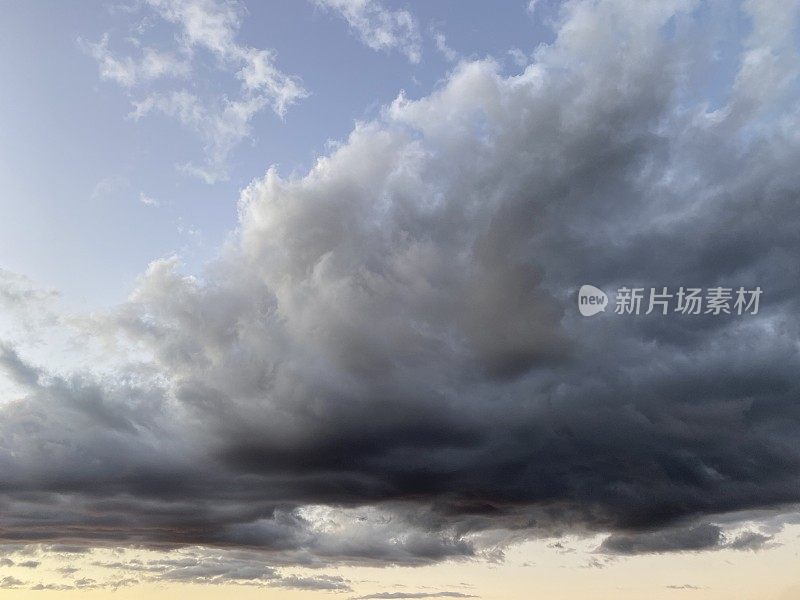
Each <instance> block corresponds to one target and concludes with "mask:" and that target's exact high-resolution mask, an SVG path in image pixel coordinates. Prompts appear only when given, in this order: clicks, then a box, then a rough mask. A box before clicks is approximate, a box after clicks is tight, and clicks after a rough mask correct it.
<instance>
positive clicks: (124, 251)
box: [0, 0, 555, 306]
mask: <svg viewBox="0 0 800 600" xmlns="http://www.w3.org/2000/svg"><path fill="white" fill-rule="evenodd" d="M242 8H244V10H242V11H241V14H240V20H239V28H238V31H236V34H235V40H236V42H237V43H238V44H240V45H242V46H249V47H253V48H259V49H270V50H273V51H274V52H275V53H276V56H275V60H274V64H275V66H276V67H277V68H278V69H280V70H281V71H282V72H283V73H286V74H288V75H291V76H294V77H297V78H298V80H299V81H301V82H302V86H303V87H304V88H305V89H306V90H307V92H308V96H307V97H305V98H303V99H300V100H298V101H297V102H296V103H294V104H293V105H292V106H290V107H289V108H288V110H287V111H286V112H285V114H284V116H283V117H282V118H281V117H279V116H278V115H276V114H275V113H274V112H273V111H272V110H270V109H269V108H267V109H265V110H261V111H259V112H258V113H257V114H255V116H254V117H253V118H252V120H251V121H250V123H249V129H250V131H249V134H248V135H246V136H244V137H243V138H242V139H241V140H240V141H239V142H237V143H235V144H234V145H233V147H232V150H231V152H230V153H229V155H228V156H227V157H226V160H225V165H226V167H227V169H228V177H227V178H224V179H221V180H218V181H216V182H214V183H211V184H209V183H206V182H205V181H203V180H202V179H201V178H198V177H196V176H193V175H191V174H188V173H186V172H185V171H182V170H181V169H180V165H183V164H186V163H190V162H195V163H202V161H203V149H202V141H201V140H200V139H199V138H198V135H197V134H196V133H194V132H193V131H190V130H188V129H187V128H186V127H183V126H182V125H181V124H180V123H178V122H177V121H176V120H175V119H172V118H170V117H168V116H165V115H163V114H148V115H146V116H144V117H142V118H139V119H133V118H131V117H130V113H131V112H132V110H133V104H132V103H133V102H135V101H137V100H140V99H141V98H142V97H144V96H145V95H146V94H147V93H148V91H152V89H162V90H163V89H182V88H186V87H187V86H189V84H191V87H192V88H193V89H195V90H200V92H199V95H202V96H204V97H206V98H208V99H214V98H220V97H222V96H223V95H228V96H231V95H235V94H236V93H237V88H238V82H237V80H236V79H235V77H234V74H233V72H232V71H231V70H230V69H220V68H218V65H216V64H215V61H214V58H213V56H211V55H210V53H209V52H207V51H205V52H204V51H202V50H200V51H198V52H197V53H196V56H195V57H193V60H192V63H193V64H192V66H191V68H192V75H191V81H187V80H186V78H184V79H180V78H179V79H178V80H177V81H157V82H154V84H153V85H152V86H147V85H145V86H134V87H131V88H126V87H124V86H121V85H119V84H118V83H117V82H115V81H113V80H109V79H104V78H102V77H101V76H100V73H99V66H98V61H97V60H96V59H95V58H93V56H92V55H91V52H90V50H89V49H88V48H87V46H88V45H90V44H96V43H98V42H100V41H101V40H102V39H103V36H104V35H106V36H107V39H108V46H107V47H108V52H109V53H111V54H112V55H114V56H116V57H117V58H124V57H126V56H128V57H133V58H135V57H137V56H138V55H139V54H138V53H139V48H137V46H136V45H134V43H133V42H132V41H131V38H134V37H135V38H137V39H138V40H139V42H138V43H140V44H142V45H146V46H150V47H155V48H160V49H163V50H165V51H169V50H170V49H173V48H174V47H175V46H176V42H175V37H176V36H177V35H179V28H178V26H177V25H175V24H174V23H169V22H167V21H166V20H164V19H161V18H159V17H158V16H157V15H156V14H155V11H153V10H151V9H149V8H148V7H146V6H139V5H137V3H135V2H131V3H129V4H124V3H109V2H80V3H78V2H72V3H66V2H58V1H50V2H37V3H8V4H7V5H6V6H4V16H3V19H2V22H0V45H1V46H0V77H1V78H2V81H4V82H5V83H4V88H5V89H6V90H7V91H9V92H11V93H5V94H3V95H2V97H0V130H2V132H3V135H2V137H1V138H0V190H2V194H1V195H0V203H2V205H1V206H0V210H2V213H3V215H4V218H3V219H2V220H0V236H2V239H3V240H4V243H3V244H2V246H0V248H1V250H0V264H2V266H3V267H4V268H6V269H8V270H10V271H14V272H17V273H24V274H26V275H27V276H29V277H31V278H32V279H33V280H35V281H36V282H37V283H38V284H39V285H42V286H45V287H52V288H56V289H59V290H60V291H61V292H62V294H63V296H64V300H65V301H66V302H67V304H68V305H72V306H86V305H88V306H107V305H110V304H113V303H115V302H118V301H120V300H121V299H123V298H124V297H125V295H126V294H127V293H128V292H129V291H130V289H131V286H132V284H133V281H134V279H135V277H136V276H137V275H138V274H139V273H140V272H141V271H142V270H143V268H144V267H145V266H146V265H147V263H149V262H150V261H151V260H153V259H156V258H159V257H161V256H166V255H171V254H179V255H180V256H181V257H182V259H183V260H184V262H185V264H186V268H187V269H189V270H193V271H197V270H198V269H200V267H201V265H202V264H203V263H204V262H206V261H207V260H208V258H209V257H211V256H213V255H214V253H215V252H216V249H217V248H218V247H219V245H220V243H222V242H223V240H224V239H225V236H226V235H227V233H228V232H230V231H231V230H232V229H233V228H234V227H235V226H236V218H237V215H236V201H237V197H238V192H239V190H240V189H241V188H242V187H244V186H245V185H247V183H249V182H250V181H251V180H252V179H253V178H255V177H259V176H261V175H262V174H263V173H264V172H265V170H266V169H267V168H268V167H269V166H270V165H273V164H274V165H277V167H278V169H279V172H280V173H281V174H283V175H290V174H292V173H303V172H305V171H306V170H307V169H308V168H309V167H310V166H311V165H312V164H313V162H314V161H315V159H316V157H317V156H319V155H321V154H324V153H326V152H327V150H328V146H327V144H328V143H329V142H330V141H332V140H333V141H335V140H340V141H341V140H343V139H345V138H346V136H347V135H348V134H349V132H350V131H351V130H352V128H353V124H354V122H355V121H356V120H369V119H373V118H376V117H378V116H379V113H380V108H381V106H383V105H386V104H387V103H389V102H391V101H392V100H393V99H394V98H395V97H396V96H397V95H398V93H399V92H400V91H401V90H405V92H406V94H407V95H408V96H409V97H410V98H416V97H420V96H423V95H426V94H428V93H429V92H430V91H431V90H432V89H434V88H436V86H437V84H439V83H440V82H441V81H442V79H443V78H444V77H445V76H446V74H447V73H448V72H449V71H450V70H451V69H452V67H453V64H454V60H458V59H459V58H483V57H486V56H491V57H494V58H495V59H496V60H498V61H499V62H501V64H502V65H503V68H504V69H506V70H507V72H509V73H511V72H518V71H519V70H520V68H521V67H520V66H519V65H518V64H516V62H515V60H514V57H513V56H511V55H510V54H509V52H510V51H513V50H515V49H517V50H522V51H523V52H525V53H529V52H531V51H532V50H534V49H535V48H536V46H537V45H538V44H539V43H541V42H543V41H550V40H551V39H552V37H553V33H552V31H551V30H550V29H549V27H548V25H547V22H548V20H549V19H551V18H552V16H553V13H554V10H555V7H554V6H551V5H548V4H547V3H546V2H544V1H542V2H540V3H539V5H537V6H536V10H535V11H533V12H531V11H529V10H528V5H527V3H526V2H525V1H522V0H507V1H503V2H497V3H494V4H493V5H492V7H491V8H490V9H489V8H487V6H486V5H485V4H484V3H480V2H463V1H458V0H451V1H444V0H442V1H437V2H419V3H415V4H414V6H413V7H408V6H407V5H406V4H404V3H396V2H395V3H387V4H386V10H389V11H392V10H394V11H404V10H408V11H409V14H412V15H413V19H414V27H415V28H416V32H417V34H418V35H419V38H420V41H421V47H420V49H421V56H420V59H419V61H418V62H413V61H412V60H410V59H409V57H408V56H406V55H405V54H404V53H403V52H402V50H399V49H397V48H386V49H383V50H377V51H376V50H374V49H372V48H370V47H369V46H368V45H366V44H365V43H362V41H361V39H360V38H359V36H358V34H357V32H355V31H353V29H352V28H351V27H349V26H348V24H347V22H346V21H345V19H344V18H342V17H341V16H339V15H338V13H337V12H336V11H335V10H332V9H325V8H323V7H320V6H318V5H317V4H315V3H314V2H301V1H294V0H292V1H289V0H283V1H272V2H253V3H246V4H245V5H243V7H242ZM412 9H413V10H412ZM437 34H441V35H443V36H445V39H446V44H447V46H448V47H449V48H450V49H451V50H452V51H453V52H455V53H457V58H456V56H455V55H453V54H450V55H449V56H447V55H446V52H447V51H445V53H443V52H442V51H440V49H438V48H437V38H436V36H437ZM142 197H146V198H151V199H154V200H155V201H156V202H157V204H158V205H157V206H152V205H146V204H144V203H143V202H141V201H140V200H141V199H142Z"/></svg>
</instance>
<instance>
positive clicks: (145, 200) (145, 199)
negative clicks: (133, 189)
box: [139, 192, 159, 206]
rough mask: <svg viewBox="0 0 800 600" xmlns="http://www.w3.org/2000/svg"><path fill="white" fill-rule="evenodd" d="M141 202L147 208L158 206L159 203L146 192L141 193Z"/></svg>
mask: <svg viewBox="0 0 800 600" xmlns="http://www.w3.org/2000/svg"><path fill="white" fill-rule="evenodd" d="M139 202H141V203H142V204H144V205H145V206H158V205H159V202H158V200H156V199H155V198H153V197H152V196H148V195H147V194H145V193H144V192H139Z"/></svg>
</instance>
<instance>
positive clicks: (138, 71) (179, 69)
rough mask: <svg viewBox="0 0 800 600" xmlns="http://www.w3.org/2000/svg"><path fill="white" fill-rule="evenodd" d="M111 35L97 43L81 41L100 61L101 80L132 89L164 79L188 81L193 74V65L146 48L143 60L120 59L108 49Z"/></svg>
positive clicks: (169, 54)
mask: <svg viewBox="0 0 800 600" xmlns="http://www.w3.org/2000/svg"><path fill="white" fill-rule="evenodd" d="M108 40H109V38H108V34H107V33H106V34H103V37H102V38H100V41H99V42H97V43H91V42H86V41H84V40H80V43H81V45H82V46H83V47H84V48H85V49H86V50H87V52H89V54H90V55H91V56H92V57H93V58H94V59H95V60H96V61H97V64H98V67H99V69H100V77H102V78H103V79H107V80H109V81H114V82H116V83H118V84H119V85H121V86H123V87H126V88H132V87H134V86H135V85H137V84H140V83H143V82H147V81H151V80H154V79H158V78H160V77H185V76H186V75H188V74H189V72H190V65H189V62H188V61H187V60H186V59H185V58H183V57H180V56H178V55H177V54H174V53H170V52H160V51H158V50H156V49H154V48H150V47H145V48H142V50H141V57H139V58H138V59H135V58H133V57H131V56H123V57H117V56H115V55H114V54H113V53H112V52H111V51H110V50H109V47H108Z"/></svg>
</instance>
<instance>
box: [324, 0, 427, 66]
mask: <svg viewBox="0 0 800 600" xmlns="http://www.w3.org/2000/svg"><path fill="white" fill-rule="evenodd" d="M314 1H315V2H316V4H317V6H320V7H322V8H325V9H329V10H333V11H335V12H337V13H339V15H341V16H342V17H343V18H344V19H345V21H347V23H348V25H349V26H350V28H351V29H352V30H353V32H354V33H355V34H356V35H357V36H358V38H359V39H360V40H361V42H362V43H363V44H365V45H366V46H368V47H369V48H372V49H373V50H377V51H388V50H397V51H399V52H402V53H403V54H405V55H406V57H407V58H408V60H409V61H410V62H412V63H418V62H419V61H420V60H421V58H422V37H421V35H420V32H419V26H418V25H417V20H416V19H415V18H414V15H412V14H411V13H410V12H409V11H407V10H390V9H388V8H386V7H385V6H384V5H383V4H382V3H381V2H380V0H314Z"/></svg>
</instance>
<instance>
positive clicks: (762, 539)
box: [727, 531, 772, 551]
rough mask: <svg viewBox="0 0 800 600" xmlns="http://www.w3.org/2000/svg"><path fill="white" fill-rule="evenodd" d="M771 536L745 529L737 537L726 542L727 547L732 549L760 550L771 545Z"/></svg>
mask: <svg viewBox="0 0 800 600" xmlns="http://www.w3.org/2000/svg"><path fill="white" fill-rule="evenodd" d="M771 542H772V536H770V535H764V534H763V533H758V532H756V531H745V532H743V533H741V534H740V535H739V536H738V537H737V538H735V539H734V540H732V541H731V542H730V543H728V545H727V547H728V548H731V549H732V550H751V551H756V550H761V549H763V548H767V547H769V546H770V545H771Z"/></svg>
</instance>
